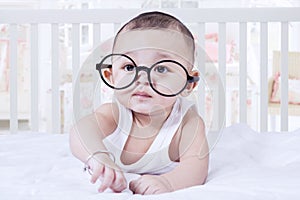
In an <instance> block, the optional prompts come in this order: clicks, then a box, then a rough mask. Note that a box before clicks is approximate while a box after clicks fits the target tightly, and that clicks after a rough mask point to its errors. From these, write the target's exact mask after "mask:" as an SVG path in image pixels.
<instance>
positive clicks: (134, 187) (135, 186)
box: [129, 178, 142, 194]
mask: <svg viewBox="0 0 300 200" xmlns="http://www.w3.org/2000/svg"><path fill="white" fill-rule="evenodd" d="M141 185H142V181H141V178H139V179H137V180H133V181H131V182H130V183H129V189H130V190H131V191H132V192H133V194H141Z"/></svg>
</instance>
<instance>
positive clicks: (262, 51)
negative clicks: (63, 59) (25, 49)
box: [0, 8, 300, 199]
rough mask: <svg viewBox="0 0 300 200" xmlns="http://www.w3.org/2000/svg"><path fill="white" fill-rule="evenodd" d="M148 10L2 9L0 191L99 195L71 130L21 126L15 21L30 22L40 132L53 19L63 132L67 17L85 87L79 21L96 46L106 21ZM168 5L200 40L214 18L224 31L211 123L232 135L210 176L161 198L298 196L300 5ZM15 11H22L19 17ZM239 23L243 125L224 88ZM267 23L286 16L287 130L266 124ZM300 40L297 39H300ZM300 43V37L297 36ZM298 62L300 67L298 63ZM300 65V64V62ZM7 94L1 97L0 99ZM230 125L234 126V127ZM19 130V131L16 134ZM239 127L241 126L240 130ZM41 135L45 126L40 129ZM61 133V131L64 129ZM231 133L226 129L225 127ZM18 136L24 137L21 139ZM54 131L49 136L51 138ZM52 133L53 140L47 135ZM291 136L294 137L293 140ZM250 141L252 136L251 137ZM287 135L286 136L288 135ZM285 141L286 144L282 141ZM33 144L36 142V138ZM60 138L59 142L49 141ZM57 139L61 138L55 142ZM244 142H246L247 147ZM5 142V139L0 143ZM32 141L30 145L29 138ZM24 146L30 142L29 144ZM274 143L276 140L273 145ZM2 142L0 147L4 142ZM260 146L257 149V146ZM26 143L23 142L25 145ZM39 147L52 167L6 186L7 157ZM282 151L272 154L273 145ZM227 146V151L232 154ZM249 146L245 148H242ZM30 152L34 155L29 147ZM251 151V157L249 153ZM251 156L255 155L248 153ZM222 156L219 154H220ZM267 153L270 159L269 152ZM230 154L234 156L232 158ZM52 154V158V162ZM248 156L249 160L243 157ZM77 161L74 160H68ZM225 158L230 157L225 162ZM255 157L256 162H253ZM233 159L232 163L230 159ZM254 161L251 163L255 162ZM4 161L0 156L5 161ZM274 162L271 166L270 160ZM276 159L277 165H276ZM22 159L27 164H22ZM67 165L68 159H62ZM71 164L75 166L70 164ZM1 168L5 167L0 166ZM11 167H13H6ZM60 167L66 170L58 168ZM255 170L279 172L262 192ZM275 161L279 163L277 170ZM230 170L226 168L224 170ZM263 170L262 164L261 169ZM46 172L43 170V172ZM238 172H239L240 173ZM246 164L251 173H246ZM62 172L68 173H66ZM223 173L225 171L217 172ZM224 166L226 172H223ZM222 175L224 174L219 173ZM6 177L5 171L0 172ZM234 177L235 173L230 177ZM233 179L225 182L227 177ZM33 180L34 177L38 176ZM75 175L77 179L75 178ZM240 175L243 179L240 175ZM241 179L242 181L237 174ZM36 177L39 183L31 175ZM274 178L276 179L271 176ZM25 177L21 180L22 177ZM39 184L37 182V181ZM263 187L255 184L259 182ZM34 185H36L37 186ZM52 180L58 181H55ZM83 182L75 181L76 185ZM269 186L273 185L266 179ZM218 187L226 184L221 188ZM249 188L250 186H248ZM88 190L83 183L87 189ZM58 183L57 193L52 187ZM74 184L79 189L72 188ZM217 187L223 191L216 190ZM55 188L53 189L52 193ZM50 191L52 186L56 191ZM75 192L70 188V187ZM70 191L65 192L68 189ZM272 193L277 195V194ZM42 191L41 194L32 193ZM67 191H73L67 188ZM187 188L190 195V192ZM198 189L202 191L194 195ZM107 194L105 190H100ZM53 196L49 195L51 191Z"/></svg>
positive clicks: (56, 102)
mask: <svg viewBox="0 0 300 200" xmlns="http://www.w3.org/2000/svg"><path fill="white" fill-rule="evenodd" d="M143 11H148V10H141V9H95V10H93V9H92V10H1V12H0V24H8V27H9V33H10V34H9V44H10V45H9V69H10V73H9V79H10V90H9V96H10V98H9V101H10V104H9V105H10V106H9V113H10V117H9V120H10V129H9V133H10V134H7V135H5V136H1V138H0V140H1V142H2V141H3V144H4V145H3V150H4V151H3V155H4V156H3V158H4V159H8V164H6V163H5V164H6V165H5V164H4V163H3V164H4V165H3V166H4V168H3V169H4V170H0V171H1V172H0V173H1V176H4V180H7V181H8V182H9V184H8V185H5V184H6V183H5V184H2V185H3V187H1V188H2V189H0V193H3V194H5V195H6V196H5V195H4V197H7V198H8V199H13V198H12V197H13V195H16V196H18V195H24V194H26V195H25V196H26V197H28V198H30V197H37V198H38V197H48V199H51V198H52V197H53V198H55V199H59V198H62V197H63V198H67V197H69V198H70V199H71V198H72V199H76V198H75V197H77V199H82V198H85V197H89V199H97V198H99V196H98V197H97V195H96V194H95V191H94V189H95V188H93V187H92V186H87V184H88V183H87V181H86V176H85V175H79V177H77V178H76V177H74V175H72V173H73V174H74V173H78V172H77V169H78V168H79V167H80V166H81V165H80V164H79V163H78V162H77V161H76V160H74V159H73V158H72V156H71V155H70V153H64V152H68V150H67V149H68V146H67V134H62V135H60V134H49V135H47V136H36V134H34V135H35V136H34V137H33V138H29V136H28V135H24V134H22V133H20V131H19V130H18V120H19V119H18V98H20V96H19V95H20V94H19V93H18V92H17V91H18V90H17V84H18V83H17V82H18V81H17V74H18V68H17V54H18V50H17V43H18V39H17V38H18V35H17V29H18V27H19V26H20V25H22V24H30V48H31V52H30V57H29V58H28V59H30V77H31V79H30V105H31V106H30V112H29V113H30V116H29V121H30V131H31V132H34V133H37V132H39V117H40V116H39V110H38V107H37V106H34V105H38V104H39V97H38V94H39V84H38V83H39V76H38V69H39V68H38V66H39V65H40V64H41V63H39V59H38V57H39V53H40V49H39V44H38V42H39V40H38V37H39V27H40V26H41V25H43V24H47V25H49V26H50V27H51V34H50V35H51V37H50V39H51V50H50V52H51V63H50V64H49V65H50V66H51V74H50V76H51V95H50V96H51V99H50V100H49V102H50V104H51V110H50V113H49V116H51V131H50V133H61V132H62V131H61V118H60V117H58V116H61V104H62V102H61V93H60V82H59V81H60V80H59V73H60V69H59V56H60V52H59V39H60V38H59V24H69V25H70V27H71V36H70V37H71V43H72V52H71V58H70V59H71V61H72V72H71V75H72V84H71V85H72V88H73V90H76V88H77V90H78V88H79V87H80V83H78V82H76V77H77V76H78V73H79V71H80V63H82V61H80V48H81V47H80V29H79V27H80V24H90V25H92V37H93V46H94V47H97V46H98V45H99V44H100V43H101V42H102V41H103V38H101V36H102V35H103V34H101V33H102V32H103V31H105V30H103V29H101V27H102V26H101V25H102V24H112V25H113V27H114V30H115V31H116V30H118V28H119V27H120V26H121V24H122V23H125V22H126V21H128V20H129V19H130V18H132V17H134V16H136V15H137V14H139V13H141V12H143ZM162 11H164V12H168V13H171V14H173V15H175V16H176V17H178V18H179V19H180V20H182V21H183V22H184V23H186V24H190V25H192V26H193V27H194V30H196V31H195V32H194V34H195V36H196V38H197V43H198V45H199V46H202V47H203V46H205V40H206V37H207V35H206V27H207V24H209V23H214V24H216V26H217V27H218V32H217V34H218V38H217V47H218V52H219V53H218V54H217V59H216V60H217V61H216V63H215V65H216V66H217V70H218V71H217V73H218V76H219V81H218V84H217V86H216V90H214V96H215V97H216V98H214V101H215V102H214V104H213V105H214V106H215V108H214V110H215V111H216V113H214V118H213V120H212V121H213V124H212V128H211V130H213V131H215V132H218V131H221V130H223V129H224V132H225V133H227V137H225V136H223V137H224V141H223V142H221V144H220V146H219V148H216V153H215V155H212V160H213V161H215V162H213V163H215V164H216V165H213V166H212V167H211V169H210V175H209V177H210V178H209V179H208V184H207V185H204V186H199V187H198V186H197V187H194V188H190V189H185V190H182V191H179V192H177V193H176V192H175V193H171V194H166V195H162V196H161V197H162V198H165V199H168V198H177V199H178V198H182V199H184V198H186V197H187V196H188V197H189V198H190V199H199V197H203V198H206V199H219V198H220V197H222V198H223V197H228V198H231V199H241V198H246V199H253V198H255V197H258V196H259V195H261V197H264V199H272V198H275V197H276V198H277V197H278V199H286V198H289V199H297V198H299V197H300V194H299V192H297V189H295V188H299V187H300V183H299V180H300V174H299V172H298V170H297V169H298V168H299V167H300V165H299V164H300V157H299V155H298V153H297V152H299V150H300V149H299V145H297V144H298V142H299V141H300V132H299V130H298V131H294V132H288V131H289V130H288V119H289V99H288V92H289V84H288V80H289V59H288V55H289V45H288V44H289V24H290V23H292V22H300V14H299V13H300V8H206V9H204V8H195V9H164V10H162ZM16 16H17V17H16ZM250 22H256V23H259V27H260V34H259V41H260V42H259V55H260V58H259V69H260V77H259V80H260V86H259V88H258V90H259V91H260V92H259V95H258V101H257V105H255V106H257V107H259V108H260V109H259V113H258V114H259V116H260V120H259V126H258V127H259V132H256V131H253V130H251V129H250V128H249V127H248V126H247V125H246V124H247V116H248V114H249V113H247V103H248V99H247V91H249V88H248V84H247V81H248V75H247V37H249V35H248V31H249V30H248V26H247V24H249V23H250ZM230 23H235V24H237V25H238V27H239V33H238V35H239V40H238V46H239V49H238V55H239V59H238V63H237V66H238V71H239V73H238V76H237V79H236V80H237V81H238V82H239V85H238V87H237V88H235V89H236V90H237V91H238V92H239V98H238V100H237V101H238V102H237V105H238V109H239V114H238V122H239V124H238V125H234V126H231V127H229V128H226V127H225V126H226V121H228V115H226V113H227V112H228V110H229V108H230V107H228V104H229V102H228V101H229V99H228V98H226V97H225V96H226V95H225V93H226V92H227V91H231V90H232V88H227V85H228V84H227V81H228V78H227V73H228V71H227V68H226V67H227V66H228V65H229V64H228V63H227V56H228V55H227V54H228V51H227V50H226V48H227V46H226V45H227V41H226V34H227V28H228V26H229V25H228V24H230ZM269 23H279V24H280V44H281V45H280V46H281V47H280V48H281V49H280V53H281V58H280V60H279V62H280V65H279V69H280V70H279V71H280V76H281V91H280V99H281V101H280V104H278V107H279V110H280V112H279V114H280V130H281V132H282V133H284V134H278V133H274V132H270V131H268V112H269V110H268V109H269V104H270V103H269V101H270V87H268V81H269V77H268V55H269V50H268V34H269V29H268V24H269ZM298 42H299V41H298ZM298 45H300V44H298ZM205 56H206V55H205V52H204V51H201V50H200V51H199V66H206V65H207V64H206V59H205ZM298 68H299V67H298ZM198 70H199V71H200V73H201V74H205V73H207V70H208V69H207V68H206V67H199V69H198ZM297 71H299V69H297ZM98 79H99V77H93V80H98ZM196 96H197V98H198V100H199V102H205V101H207V99H206V98H205V88H204V87H203V86H201V85H200V86H199V87H198V89H197V94H196ZM70 98H72V103H73V107H76V106H80V102H79V101H80V99H79V98H80V94H79V93H76V94H75V95H73V96H72V97H70ZM1 101H2V100H1ZM205 109H206V108H205V104H201V105H199V112H200V114H201V115H202V116H203V117H204V118H205ZM74 115H81V114H80V113H74ZM230 132H231V133H230ZM241 132H244V134H242V135H239V134H238V133H241ZM15 133H19V134H15ZM234 133H235V134H234ZM42 135H43V134H42ZM58 135H59V137H58ZM224 135H226V134H224ZM18 138H19V139H18ZM49 138H50V140H49ZM46 140H47V141H50V143H49V142H46ZM231 140H235V141H236V142H234V145H235V146H234V147H237V148H240V151H239V152H237V151H234V150H232V149H231V150H230V149H228V147H226V142H230V141H231ZM292 140H293V141H292ZM21 141H26V142H28V143H31V142H34V144H35V145H34V147H28V148H29V149H31V150H29V151H27V152H26V151H25V152H22V151H21V149H17V148H14V146H16V145H18V144H20V143H21ZM249 141H251V142H252V143H253V144H252V145H250V146H249V147H247V145H249ZM283 141H285V142H283ZM283 143H284V144H283ZM31 144H32V143H31ZM51 145H54V146H51ZM55 145H56V146H55ZM243 145H244V147H243ZM1 146H2V144H1ZM25 146H26V145H25ZM25 146H24V148H26V147H27V146H26V147H25ZM43 146H44V148H46V149H47V148H53V147H57V148H56V149H55V150H54V152H52V153H53V155H54V156H53V157H51V153H49V152H47V151H46V150H41V148H42V147H43ZM274 146H276V148H275V147H274ZM260 147H261V148H262V150H261V152H262V154H261V156H259V157H256V156H258V154H260V153H261V152H259V150H258V149H259V148H260ZM0 148H1V147H0ZM257 148H258V149H257ZM22 149H23V148H22ZM36 151H39V152H41V154H43V155H48V156H50V161H48V164H49V162H50V166H53V167H52V168H51V169H49V168H47V166H46V165H44V164H38V166H33V165H32V164H30V165H28V166H27V165H26V166H25V169H26V170H27V171H26V173H27V174H28V176H27V178H25V180H24V181H25V182H26V180H28V182H26V183H25V182H24V184H25V185H26V187H25V189H26V188H27V189H29V190H30V189H31V190H30V191H25V189H23V190H21V191H19V192H17V193H16V194H14V193H13V192H8V191H9V187H13V185H16V183H15V182H14V181H9V180H11V178H10V177H9V176H8V175H6V174H5V171H9V170H8V168H5V167H8V166H10V164H9V163H22V162H23V161H22V160H18V158H15V159H14V158H11V155H12V153H13V154H19V155H24V157H28V159H29V161H30V162H32V163H34V162H35V159H37V157H36V156H34V155H36V154H35V152H36ZM274 152H275V154H276V155H277V156H279V157H276V156H274V155H273V153H274ZM227 153H228V154H227ZM243 153H244V154H243ZM29 154H30V155H29ZM230 154H231V155H233V157H232V161H233V160H234V159H237V160H236V161H233V163H234V165H233V166H234V167H237V168H236V169H241V170H240V171H238V172H233V171H232V169H233V168H232V169H231V168H230V167H229V168H226V167H225V169H224V170H223V171H222V170H220V169H221V168H222V167H221V166H222V165H223V164H224V163H222V161H224V158H222V157H223V156H226V155H227V156H228V155H230ZM245 155H246V157H245ZM285 156H290V157H289V158H290V159H289V160H287V161H284V162H281V160H280V158H284V157H285ZM253 157H255V159H254V160H255V161H256V162H259V165H254V162H253V160H251V159H250V158H253ZM248 158H249V159H248ZM59 159H62V160H61V161H62V162H60V163H59V164H55V161H54V160H56V161H57V160H59ZM218 159H220V160H221V161H220V160H219V161H218ZM264 159H266V160H264ZM229 160H231V158H230V159H229ZM51 161H53V163H52V162H51ZM1 162H3V159H0V163H1ZM243 162H244V164H243ZM70 163H71V164H70ZM225 163H227V162H225ZM249 163H250V164H249ZM227 164H228V163H227ZM248 164H249V166H250V165H251V166H253V168H251V167H249V168H246V170H244V171H243V167H245V166H246V165H248ZM252 164H253V165H252ZM1 165H2V164H1ZM271 165H272V167H273V168H272V167H271V168H270V166H271ZM274 165H275V167H274ZM20 166H21V164H20ZM63 166H64V167H63ZM36 167H38V168H39V169H40V171H39V170H38V171H37V172H36V176H34V177H33V178H32V177H31V178H29V176H30V174H35V172H34V168H36ZM65 167H67V168H68V167H69V171H68V169H65ZM284 167H287V170H286V171H284V173H285V172H286V174H285V175H286V177H285V176H284V175H282V174H281V175H280V176H279V173H283V170H282V169H283V168H284ZM1 169H2V168H1ZM5 169H7V170H5ZM58 169H59V170H60V171H58ZM248 169H249V170H250V169H251V170H254V171H251V173H249V174H251V176H253V177H254V178H255V177H258V176H262V175H263V173H266V174H268V175H270V177H271V176H272V177H273V176H275V177H276V178H278V179H276V178H272V179H268V180H267V181H264V180H261V179H260V180H259V181H260V182H259V183H260V184H258V185H260V186H261V187H263V186H264V185H265V184H270V188H269V189H267V190H266V191H265V192H263V189H264V188H258V186H257V185H256V183H257V182H254V181H253V180H254V178H253V180H252V179H251V177H250V178H249V177H246V176H245V174H247V172H248V171H247V170H248ZM270 169H272V170H273V169H274V170H273V171H272V170H271V171H270ZM226 170H227V171H226ZM260 170H262V172H260ZM48 172H49V174H48V175H47V177H44V176H45V174H47V173H48ZM239 172H240V173H239ZM244 172H245V173H244ZM62 173H64V174H62ZM219 173H220V174H219ZM222 173H224V174H225V176H222V175H221V174H222ZM232 173H235V175H234V176H233V179H231V175H232ZM67 175H69V176H71V177H72V180H70V179H68V178H66V176H67ZM218 175H220V176H218ZM20 176H22V175H21V174H19V173H17V174H16V175H14V178H15V179H18V177H20ZM54 176H62V179H63V182H62V183H66V184H68V183H71V182H72V183H74V182H76V183H78V182H80V184H79V185H74V184H73V185H72V184H71V185H72V187H71V186H70V187H67V186H62V185H61V184H58V180H57V181H54V178H53V177H54ZM41 177H44V178H46V179H48V181H49V182H48V184H52V185H51V186H53V185H55V184H58V185H59V186H62V187H61V188H60V189H58V188H55V186H53V187H52V189H51V187H50V189H49V187H48V189H45V188H46V186H49V185H47V184H46V183H41V182H40V180H45V179H43V178H41ZM1 179H2V178H1ZM229 179H230V180H229ZM226 180H227V182H226ZM243 180H248V181H250V182H249V184H246V182H243ZM279 180H280V181H284V182H286V187H284V189H282V190H277V189H278V185H276V184H275V182H278V181H279ZM34 181H35V182H34ZM73 181H74V182H73ZM235 181H237V182H235ZM239 181H240V182H239ZM33 182H34V183H33ZM36 183H40V184H41V185H40V186H37V185H35V184H36ZM235 183H237V184H241V185H240V187H237V188H233V186H230V185H231V184H233V185H235ZM273 183H274V184H273ZM24 184H23V185H24ZM32 185H34V186H32ZM255 185H256V186H257V187H256V186H255ZM32 188H33V189H32ZM53 188H54V189H53ZM76 188H77V189H76ZM267 188H268V187H267ZM219 189H220V190H219ZM248 189H250V191H249V192H248V191H247V190H248ZM84 190H85V191H84ZM54 191H55V193H56V194H55V195H54V194H53V193H54ZM74 191H76V192H75V193H73V192H74ZM218 191H221V192H220V193H219V194H220V195H218ZM52 192H53V193H52ZM50 193H51V194H50ZM71 193H72V194H71ZM66 194H67V196H64V195H66ZM272 194H273V195H272ZM34 195H36V196H34ZM68 195H69V196H68ZM186 195H187V196H186ZM194 195H196V196H194ZM101 197H102V196H101ZM117 197H118V198H123V199H127V198H134V199H143V198H144V197H143V196H132V194H129V193H125V194H122V195H119V196H117ZM117 197H116V196H114V195H113V194H112V193H107V194H103V198H105V199H115V198H117ZM46 199H47V198H46Z"/></svg>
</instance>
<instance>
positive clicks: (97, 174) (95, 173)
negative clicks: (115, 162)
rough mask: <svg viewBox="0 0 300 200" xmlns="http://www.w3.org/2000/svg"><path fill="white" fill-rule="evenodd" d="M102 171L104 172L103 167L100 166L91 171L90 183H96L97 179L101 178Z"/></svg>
mask: <svg viewBox="0 0 300 200" xmlns="http://www.w3.org/2000/svg"><path fill="white" fill-rule="evenodd" d="M103 170H104V166H103V165H100V166H98V167H97V168H95V169H94V170H93V174H92V177H91V183H96V181H97V180H98V178H99V177H100V176H103Z"/></svg>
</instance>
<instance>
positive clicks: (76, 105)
mask: <svg viewBox="0 0 300 200" xmlns="http://www.w3.org/2000/svg"><path fill="white" fill-rule="evenodd" d="M72 80H73V83H72V88H73V115H74V117H75V119H76V120H78V119H79V118H80V113H81V112H80V110H81V106H80V38H79V24H77V23H73V24H72Z"/></svg>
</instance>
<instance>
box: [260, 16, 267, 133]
mask: <svg viewBox="0 0 300 200" xmlns="http://www.w3.org/2000/svg"><path fill="white" fill-rule="evenodd" d="M260 69H261V70H260V72H261V73H260V131H262V132H264V131H267V129H268V23H267V22H262V23H260Z"/></svg>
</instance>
